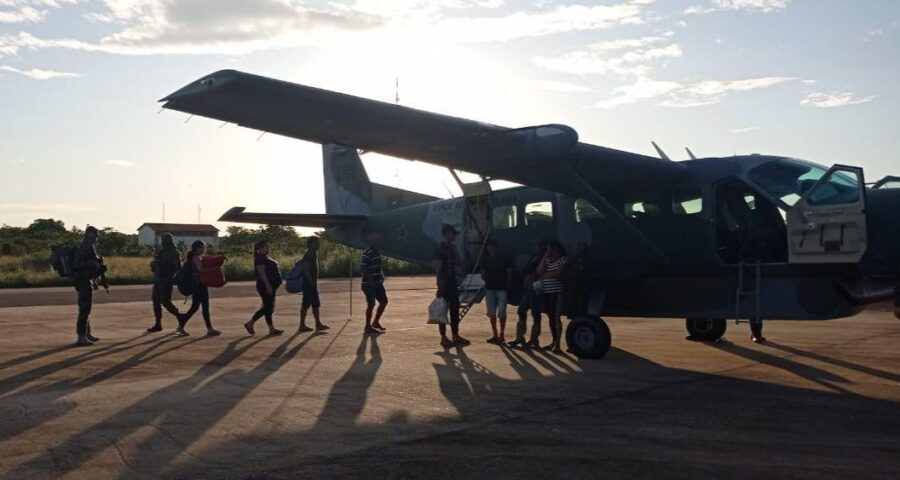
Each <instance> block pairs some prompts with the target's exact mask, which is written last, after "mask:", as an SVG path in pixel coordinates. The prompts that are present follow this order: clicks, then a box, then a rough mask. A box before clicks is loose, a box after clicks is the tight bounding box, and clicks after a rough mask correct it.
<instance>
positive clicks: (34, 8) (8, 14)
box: [0, 0, 79, 23]
mask: <svg viewBox="0 0 900 480" xmlns="http://www.w3.org/2000/svg"><path fill="white" fill-rule="evenodd" d="M78 1H79V0H0V23H26V22H28V23H38V22H42V21H44V19H45V18H46V16H47V13H48V12H49V10H50V9H53V8H59V7H61V6H63V5H66V4H68V5H72V4H75V3H78Z"/></svg>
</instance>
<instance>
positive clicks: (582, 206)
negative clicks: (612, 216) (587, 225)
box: [575, 198, 603, 223]
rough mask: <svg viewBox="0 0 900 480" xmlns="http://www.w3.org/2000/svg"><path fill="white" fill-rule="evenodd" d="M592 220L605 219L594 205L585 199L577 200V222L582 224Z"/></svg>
mask: <svg viewBox="0 0 900 480" xmlns="http://www.w3.org/2000/svg"><path fill="white" fill-rule="evenodd" d="M591 218H603V214H602V213H600V210H597V207H595V206H594V204H593V203H591V202H589V201H587V200H585V199H583V198H579V199H577V200H575V221H576V222H578V223H581V222H583V221H585V220H588V219H591Z"/></svg>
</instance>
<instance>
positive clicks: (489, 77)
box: [0, 0, 900, 234]
mask: <svg viewBox="0 0 900 480" xmlns="http://www.w3.org/2000/svg"><path fill="white" fill-rule="evenodd" d="M898 32H900V4H898V3H897V2H891V1H887V0H881V1H870V2H846V1H841V0H827V1H815V2H814V1H811V0H805V1H804V0H793V1H792V0H673V1H670V2H654V1H652V0H609V1H604V2H598V3H595V2H568V1H567V2H529V1H514V0H513V1H504V0H453V1H440V2H424V1H418V0H399V1H393V2H372V1H369V0H354V1H349V0H347V1H339V2H323V1H310V2H302V3H301V2H298V1H294V0H252V1H250V2H241V3H240V4H234V5H232V6H231V7H230V8H224V9H223V8H221V5H220V4H219V3H217V2H214V1H211V0H203V1H193V2H188V1H185V0H173V1H162V0H126V1H121V0H117V1H113V0H103V1H100V0H63V1H56V2H45V1H42V0H21V1H17V2H11V3H4V4H2V6H0V99H2V100H0V101H2V102H3V105H4V108H3V113H2V114H0V131H2V132H3V133H0V139H2V142H0V165H2V168H3V169H4V172H7V174H5V175H3V181H2V183H0V186H2V188H0V224H8V225H10V226H20V227H24V226H27V225H28V224H29V223H30V222H31V221H32V220H34V219H36V218H54V219H58V220H62V221H63V222H65V224H66V225H67V226H70V227H71V226H73V225H74V226H77V227H79V228H82V229H83V228H84V226H85V225H87V224H91V225H95V226H98V227H112V228H115V229H116V230H118V231H120V232H123V233H133V232H136V229H137V227H138V226H140V225H141V224H142V223H145V222H160V221H162V209H163V204H165V205H166V207H165V209H166V218H165V221H166V222H170V223H197V222H198V221H199V223H208V224H212V225H215V226H216V227H218V228H219V229H220V230H222V231H224V229H225V228H226V227H228V226H231V225H235V224H230V223H223V222H217V221H216V220H217V219H218V218H219V216H220V215H222V213H224V212H225V211H226V210H228V209H229V208H231V207H233V206H244V207H246V208H247V209H248V210H249V211H268V212H288V213H319V212H323V211H324V198H323V197H324V194H323V186H322V168H321V149H320V147H319V146H318V145H315V144H310V143H306V142H301V141H298V140H293V139H289V138H284V137H278V136H276V135H262V136H261V135H260V132H258V131H254V130H249V129H244V128H236V127H235V126H233V125H227V126H224V127H222V128H220V123H221V122H216V121H212V120H209V119H203V118H199V117H195V118H189V117H188V116H186V115H183V114H179V113H177V112H171V111H163V112H160V113H158V110H159V108H160V105H159V104H158V100H159V99H161V98H163V97H165V96H166V95H168V94H169V93H172V92H173V91H175V90H177V89H179V88H181V87H182V86H184V85H186V84H187V83H189V82H192V81H194V80H196V79H198V78H200V77H202V76H203V75H206V74H208V73H211V72H213V71H216V70H220V69H224V68H231V69H239V70H242V71H247V72H251V73H255V74H260V75H266V76H271V77H275V78H278V79H282V80H286V81H291V82H296V83H302V84H306V85H312V86H316V87H320V88H326V89H329V90H335V91H339V92H343V93H348V94H353V95H359V96H363V97H366V98H373V99H377V100H383V101H388V102H393V101H394V99H395V95H398V93H399V98H400V103H401V104H402V105H404V106H409V107H413V108H418V109H423V110H427V111H432V112H436V113H442V114H447V115H453V116H459V117H464V118H470V119H474V120H479V121H485V122H489V123H494V124H498V125H504V126H509V127H524V126H529V125H538V124H546V123H563V124H566V125H570V126H572V127H573V128H575V129H576V130H577V131H578V132H579V135H580V138H581V140H582V141H584V142H586V143H592V144H596V145H601V146H605V147H610V148H616V149H621V150H626V151H632V152H636V153H642V154H645V155H650V156H656V152H655V151H654V149H653V147H652V145H651V143H650V142H651V140H655V141H656V142H657V143H658V144H659V145H660V146H661V147H662V148H663V149H664V150H665V151H666V152H667V153H668V154H669V155H672V156H673V158H676V157H677V158H679V159H681V158H684V157H686V155H687V154H686V153H684V147H690V148H691V150H693V152H694V153H696V154H697V155H698V157H727V156H732V155H734V154H750V153H762V154H772V155H784V156H790V157H797V158H802V159H805V160H809V161H813V162H816V163H821V164H823V165H826V166H830V165H831V164H834V163H844V164H851V165H858V166H862V167H864V168H865V170H866V176H867V180H869V181H874V180H877V179H879V178H881V177H883V176H884V175H887V174H892V173H893V174H896V173H898V172H897V171H896V170H892V168H895V167H894V164H895V163H896V161H892V159H891V156H892V155H893V154H894V152H895V151H896V150H898V148H900V140H898V138H897V136H896V134H895V128H896V127H895V125H896V124H897V121H898V120H900V113H898V112H900V102H898V97H897V94H896V92H895V91H894V85H893V83H894V82H893V79H895V78H897V77H898V73H900V55H897V53H898V48H897V46H898V45H900V42H898ZM397 79H399V91H398V89H397V88H396V82H397ZM363 162H364V163H365V165H366V168H367V171H368V173H369V176H370V177H371V179H372V181H374V182H378V183H383V184H388V185H392V186H396V187H399V188H405V189H408V190H414V191H419V192H422V193H428V194H431V195H435V196H439V197H447V196H448V193H451V192H452V193H453V194H454V195H459V189H458V187H457V186H456V185H455V183H454V182H453V180H452V178H451V177H450V175H449V174H448V173H447V172H446V171H445V170H443V169H441V168H438V167H434V166H430V165H426V164H423V163H420V162H408V161H404V160H397V159H390V158H386V157H382V156H379V155H375V154H366V155H364V156H363ZM198 206H199V207H200V209H201V210H202V212H201V214H200V218H198V214H197V209H198ZM297 230H298V231H299V232H301V233H302V234H308V232H309V231H310V230H311V229H297Z"/></svg>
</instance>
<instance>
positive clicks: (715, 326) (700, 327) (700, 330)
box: [685, 318, 727, 342]
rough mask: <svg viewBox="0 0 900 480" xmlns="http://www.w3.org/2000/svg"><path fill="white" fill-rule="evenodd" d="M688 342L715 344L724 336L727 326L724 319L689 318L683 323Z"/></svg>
mask: <svg viewBox="0 0 900 480" xmlns="http://www.w3.org/2000/svg"><path fill="white" fill-rule="evenodd" d="M685 326H686V327H687V331H688V340H695V341H700V342H715V341H717V340H719V339H720V338H722V336H723V335H725V329H726V328H727V324H726V322H725V319H724V318H689V319H687V321H685Z"/></svg>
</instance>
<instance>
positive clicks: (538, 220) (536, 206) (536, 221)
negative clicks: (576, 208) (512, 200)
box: [525, 202, 553, 227]
mask: <svg viewBox="0 0 900 480" xmlns="http://www.w3.org/2000/svg"><path fill="white" fill-rule="evenodd" d="M525 225H528V226H548V227H549V226H552V225H553V202H535V203H529V204H528V205H525Z"/></svg>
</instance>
